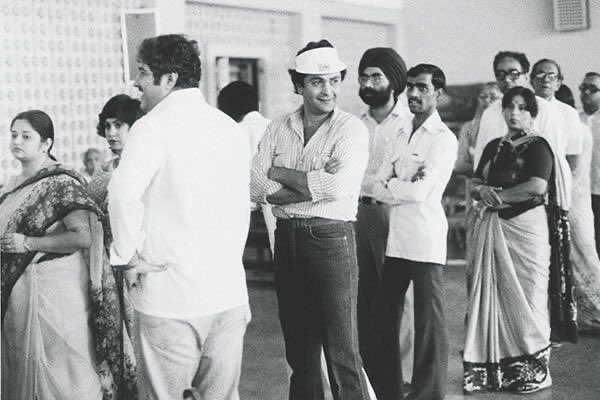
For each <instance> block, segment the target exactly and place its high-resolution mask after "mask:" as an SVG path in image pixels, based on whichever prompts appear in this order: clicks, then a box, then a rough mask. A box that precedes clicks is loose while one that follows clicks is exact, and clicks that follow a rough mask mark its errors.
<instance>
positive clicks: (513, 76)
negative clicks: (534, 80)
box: [494, 69, 523, 81]
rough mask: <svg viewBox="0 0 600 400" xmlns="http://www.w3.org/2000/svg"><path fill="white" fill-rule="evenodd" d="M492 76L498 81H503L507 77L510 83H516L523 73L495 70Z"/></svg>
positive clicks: (511, 70)
mask: <svg viewBox="0 0 600 400" xmlns="http://www.w3.org/2000/svg"><path fill="white" fill-rule="evenodd" d="M494 75H495V76H496V80H498V81H503V80H505V79H506V77H507V76H508V79H510V80H511V81H516V80H517V79H519V77H520V76H521V75H523V72H521V71H519V70H516V69H509V70H508V71H504V70H501V69H497V70H496V71H494Z"/></svg>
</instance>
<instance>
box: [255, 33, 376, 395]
mask: <svg viewBox="0 0 600 400" xmlns="http://www.w3.org/2000/svg"><path fill="white" fill-rule="evenodd" d="M289 72H290V76H291V78H292V84H293V85H294V90H295V92H296V93H297V94H300V95H301V96H302V100H303V102H302V106H300V108H299V109H298V110H296V111H294V112H292V113H290V114H286V115H283V116H281V117H279V118H275V119H274V120H273V122H271V124H270V125H269V127H268V128H267V132H266V133H265V136H264V137H263V139H262V140H261V142H260V144H259V146H258V153H257V154H256V156H255V157H254V160H253V162H252V170H251V177H252V184H251V194H252V200H253V201H256V202H259V203H264V202H268V203H271V204H273V205H274V206H273V214H274V215H275V216H276V217H277V230H276V231H275V265H276V270H275V284H276V288H277V300H278V305H279V320H280V322H281V328H282V331H283V337H284V340H285V353H286V359H287V362H288V364H289V365H290V367H291V369H292V376H291V377H290V393H289V399H290V400H324V399H325V395H324V389H323V384H322V380H321V359H320V355H321V347H322V348H323V350H324V352H325V359H326V362H327V370H328V372H329V382H330V387H331V391H332V394H333V398H334V399H335V400H340V399H343V400H366V399H368V398H369V396H368V392H367V384H366V381H365V379H364V375H363V374H362V361H361V357H360V353H359V349H358V331H357V328H356V302H357V292H358V265H357V260H356V242H355V237H354V222H353V221H354V220H355V219H356V208H357V204H358V195H359V191H360V183H361V180H362V177H363V174H364V172H365V167H366V165H367V159H368V156H369V154H368V144H369V137H368V132H367V128H366V127H365V125H364V124H363V123H362V122H361V121H360V120H359V119H358V118H357V117H355V116H353V115H351V114H348V113H346V112H344V111H342V110H340V109H339V108H338V107H337V97H338V94H339V91H340V87H341V84H342V80H343V78H344V76H345V74H346V65H345V64H344V63H342V62H341V61H340V60H339V57H338V53H337V50H336V49H335V48H333V46H332V45H331V43H329V42H328V41H326V40H321V41H319V42H311V43H309V44H308V45H307V46H306V47H304V48H303V49H302V50H300V51H299V52H298V54H297V56H296V60H295V68H294V69H291V70H289ZM333 160H335V162H334V161H333ZM333 164H335V166H334V165H333Z"/></svg>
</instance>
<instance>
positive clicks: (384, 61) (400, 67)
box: [358, 47, 406, 96]
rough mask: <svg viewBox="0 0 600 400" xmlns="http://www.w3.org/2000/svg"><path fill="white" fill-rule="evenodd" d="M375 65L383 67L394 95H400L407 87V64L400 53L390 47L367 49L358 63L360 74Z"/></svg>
mask: <svg viewBox="0 0 600 400" xmlns="http://www.w3.org/2000/svg"><path fill="white" fill-rule="evenodd" d="M368 67H375V68H379V69H381V71H383V73H384V74H385V77H386V78H387V79H388V81H390V84H391V85H392V89H393V90H394V96H398V95H399V94H400V93H402V92H403V91H404V88H405V87H406V64H405V63H404V60H403V59H402V57H400V54H398V53H397V52H396V50H394V49H392V48H390V47H374V48H372V49H369V50H367V51H365V54H363V56H362V58H361V59H360V63H359V64H358V75H360V74H361V73H362V72H363V71H364V70H365V68H368Z"/></svg>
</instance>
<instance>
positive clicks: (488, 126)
mask: <svg viewBox="0 0 600 400" xmlns="http://www.w3.org/2000/svg"><path fill="white" fill-rule="evenodd" d="M492 65H493V68H494V75H495V76H496V81H497V82H498V88H499V89H500V91H501V92H502V93H506V92H507V91H508V90H509V89H511V88H513V87H515V86H524V87H528V86H529V76H528V72H529V60H527V56H526V55H525V54H523V53H519V52H516V51H501V52H499V53H498V54H496V56H495V57H494V62H493V64H492ZM507 129H508V128H507V127H506V122H505V121H504V117H502V102H501V101H496V102H494V103H492V105H490V106H489V107H488V108H487V109H486V110H485V111H484V112H483V114H482V115H481V122H480V123H479V133H478V134H477V141H476V142H475V154H474V155H473V171H475V170H476V169H477V165H478V164H479V159H480V158H481V154H482V153H483V149H484V148H485V146H486V145H487V144H488V143H489V142H490V141H491V140H492V139H495V138H497V137H501V136H503V135H504V134H505V133H506V132H507Z"/></svg>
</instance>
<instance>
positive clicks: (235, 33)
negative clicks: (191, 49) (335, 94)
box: [186, 3, 299, 118]
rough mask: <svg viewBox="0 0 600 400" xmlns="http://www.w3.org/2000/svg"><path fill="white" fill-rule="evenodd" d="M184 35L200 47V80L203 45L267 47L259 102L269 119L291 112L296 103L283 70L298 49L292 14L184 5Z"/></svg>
mask: <svg viewBox="0 0 600 400" xmlns="http://www.w3.org/2000/svg"><path fill="white" fill-rule="evenodd" d="M187 7H188V12H187V13H186V15H187V34H188V35H189V36H190V37H191V38H193V39H196V40H197V41H198V43H199V46H200V49H201V50H202V65H203V78H202V79H203V80H205V78H206V77H205V76H204V74H205V71H206V67H205V65H206V63H208V62H213V63H214V62H215V60H210V61H209V60H207V59H206V54H207V51H206V46H208V45H212V46H214V45H220V46H232V47H239V46H248V47H261V48H268V49H269V51H270V54H269V55H268V57H267V58H266V59H265V60H264V61H265V65H264V71H263V72H262V75H261V77H260V78H259V79H263V80H264V84H265V86H264V88H263V89H264V90H263V94H262V96H261V97H262V101H263V103H264V104H263V105H264V106H265V107H264V108H265V109H266V110H267V116H268V117H270V118H273V117H275V116H277V115H281V114H283V113H286V112H290V111H292V110H293V109H294V108H295V107H297V105H298V104H299V97H298V96H297V95H295V94H294V92H293V87H292V84H291V81H290V78H289V75H288V72H287V69H288V68H289V66H290V62H291V60H292V59H293V56H294V55H295V52H296V51H297V50H298V49H296V48H295V45H294V37H293V34H292V32H293V28H294V27H293V14H288V13H282V12H274V11H261V10H250V9H244V8H235V7H224V6H218V5H210V4H198V3H190V4H188V5H187Z"/></svg>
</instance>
